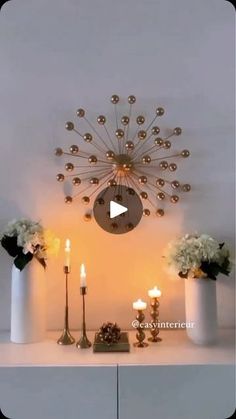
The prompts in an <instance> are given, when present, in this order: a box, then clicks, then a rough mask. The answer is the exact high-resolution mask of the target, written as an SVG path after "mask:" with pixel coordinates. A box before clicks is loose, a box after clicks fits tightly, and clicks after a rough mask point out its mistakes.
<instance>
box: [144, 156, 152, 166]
mask: <svg viewBox="0 0 236 419" xmlns="http://www.w3.org/2000/svg"><path fill="white" fill-rule="evenodd" d="M151 161H152V159H151V157H150V156H149V155H148V154H147V155H146V156H143V157H142V163H143V164H149V163H151Z"/></svg>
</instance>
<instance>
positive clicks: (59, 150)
mask: <svg viewBox="0 0 236 419" xmlns="http://www.w3.org/2000/svg"><path fill="white" fill-rule="evenodd" d="M54 154H55V156H58V157H60V156H62V154H63V150H62V148H60V147H57V148H55V151H54Z"/></svg>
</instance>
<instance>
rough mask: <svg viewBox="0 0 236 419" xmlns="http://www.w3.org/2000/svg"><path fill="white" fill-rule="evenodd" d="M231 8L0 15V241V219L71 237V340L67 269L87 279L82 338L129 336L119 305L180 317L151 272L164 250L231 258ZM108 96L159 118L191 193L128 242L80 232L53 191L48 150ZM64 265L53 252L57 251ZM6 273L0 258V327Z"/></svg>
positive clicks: (52, 287)
mask: <svg viewBox="0 0 236 419" xmlns="http://www.w3.org/2000/svg"><path fill="white" fill-rule="evenodd" d="M233 31H234V9H233V7H232V5H231V4H230V3H229V2H226V1H221V0H200V1H197V2H196V1H194V0H191V1H189V0H178V1H175V0H156V1H154V0H145V1H142V0H125V1H124V0H120V1H115V0H99V1H98V0H97V1H95V0H67V1H62V0H50V1H48V0H41V1H40V2H38V1H36V0H33V1H32V0H21V1H11V2H8V3H7V4H5V5H4V6H3V9H2V11H1V14H0V57H1V73H0V98H1V99H0V153H1V154H0V196H1V201H0V229H2V228H3V227H4V225H5V224H6V222H7V221H8V220H9V219H12V218H13V217H16V218H17V217H20V216H29V217H31V218H33V219H38V218H39V219H41V220H42V221H43V223H44V224H45V225H46V226H47V227H50V228H52V229H54V230H55V231H56V232H57V234H58V235H59V236H60V237H61V239H62V240H64V239H65V238H66V237H67V236H68V237H71V238H72V245H73V251H74V253H73V274H72V276H71V316H72V321H71V324H72V327H78V325H79V323H80V321H79V320H80V314H81V313H80V304H81V303H80V297H79V285H78V277H79V273H78V272H79V264H80V263H81V261H84V262H85V263H86V265H87V269H88V272H89V278H88V280H89V296H88V304H89V305H88V325H89V327H90V328H94V327H96V328H97V327H98V326H99V325H100V324H101V323H102V322H103V321H105V320H108V319H110V320H116V321H118V322H119V323H120V324H121V326H122V327H130V322H131V319H132V317H133V312H132V309H131V302H132V301H134V299H136V298H137V297H140V296H141V297H142V298H144V299H146V292H147V289H149V288H150V287H151V286H153V285H154V284H155V283H158V285H159V286H160V287H161V289H162V291H163V297H162V302H161V318H162V320H165V319H166V320H169V319H174V320H177V319H182V318H183V317H184V284H183V281H182V280H179V281H172V280H171V279H170V278H169V277H168V276H167V274H166V273H165V272H164V270H163V266H164V262H163V258H162V254H163V249H164V247H165V246H166V244H167V243H168V241H169V240H170V239H172V238H174V237H175V236H176V235H178V234H180V233H184V232H193V231H198V232H207V233H209V234H212V235H213V236H215V237H216V238H217V239H219V240H220V241H222V240H226V241H227V243H229V244H230V245H231V246H232V245H233V236H234V207H233V196H234V183H233V182H234V155H233V151H234V107H233V100H234V89H233V86H234V85H233V77H234V60H233V55H234V54H233V51H234V49H233V48H234V41H233V39H234V34H233ZM112 93H119V94H120V96H122V97H126V96H127V95H129V94H135V95H136V96H137V98H138V102H137V108H136V109H137V112H139V111H141V110H144V111H145V113H146V114H147V115H148V114H150V113H151V112H152V111H153V109H154V108H155V106H156V105H162V106H164V107H165V108H166V115H165V117H163V119H162V124H161V125H162V127H164V128H165V127H174V126H177V125H180V126H181V127H183V130H184V131H183V135H182V137H181V138H180V137H178V139H176V141H178V142H179V147H180V149H182V148H189V149H190V150H191V152H192V156H191V159H188V160H187V161H184V162H183V164H182V166H181V169H180V171H179V175H178V178H179V179H180V180H185V181H187V182H189V183H191V184H192V185H193V190H192V193H191V194H187V195H186V196H185V200H184V202H183V203H181V204H179V205H178V206H176V207H169V209H170V214H169V215H168V216H166V217H164V218H163V219H156V218H154V217H153V218H150V219H144V220H143V221H142V223H141V224H140V226H139V227H138V228H137V229H136V230H134V231H133V232H131V233H129V234H128V235H127V236H119V237H116V236H113V235H109V234H106V233H105V232H104V231H102V230H101V229H100V228H99V227H98V226H97V225H96V224H95V222H94V221H93V222H92V223H90V224H85V223H84V222H83V221H82V212H81V211H82V210H81V208H80V207H79V206H78V205H77V204H76V205H74V206H72V207H70V208H68V207H67V206H65V205H64V203H63V191H62V189H61V188H60V186H59V185H58V183H56V182H55V174H56V173H57V172H58V171H60V169H59V167H61V166H60V163H59V162H58V160H56V159H55V158H54V156H53V149H54V147H55V146H57V145H58V146H64V145H65V144H68V145H70V144H71V143H73V142H74V141H73V140H72V138H73V139H74V138H75V137H73V134H71V136H70V134H69V133H68V132H66V131H65V130H64V122H65V121H66V120H68V119H71V118H73V117H74V112H75V110H76V109H77V108H78V107H79V106H84V107H85V108H86V109H87V110H88V112H90V115H91V116H92V117H94V116H95V115H96V114H99V113H105V114H107V115H109V113H111V111H112V108H111V105H110V104H109V97H110V95H111V94H112ZM62 253H63V252H62ZM61 265H62V255H61V256H60V257H59V259H58V260H57V261H54V262H51V264H50V266H49V269H48V273H47V279H48V291H49V311H48V324H49V327H50V328H58V327H61V324H62V321H63V309H62V307H63V285H64V282H63V278H62V274H61V270H62V268H61ZM10 269H11V260H10V258H9V257H8V256H7V255H6V253H5V252H4V251H3V249H1V250H0V313H1V314H0V328H2V329H6V328H9V324H10ZM217 291H218V302H219V316H220V324H221V325H223V326H231V325H232V323H233V320H234V312H233V306H234V294H233V279H232V278H230V279H227V278H219V280H218V282H217Z"/></svg>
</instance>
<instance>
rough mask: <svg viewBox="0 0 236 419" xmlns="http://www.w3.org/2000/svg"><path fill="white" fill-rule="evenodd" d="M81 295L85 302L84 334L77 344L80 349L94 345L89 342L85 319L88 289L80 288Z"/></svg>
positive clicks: (82, 333)
mask: <svg viewBox="0 0 236 419" xmlns="http://www.w3.org/2000/svg"><path fill="white" fill-rule="evenodd" d="M80 294H81V295H82V300H83V318H82V332H81V337H80V339H79V341H78V342H77V343H76V346H77V348H78V349H87V348H90V347H91V345H92V343H91V342H90V341H89V339H88V337H87V332H86V318H85V295H86V294H87V287H80Z"/></svg>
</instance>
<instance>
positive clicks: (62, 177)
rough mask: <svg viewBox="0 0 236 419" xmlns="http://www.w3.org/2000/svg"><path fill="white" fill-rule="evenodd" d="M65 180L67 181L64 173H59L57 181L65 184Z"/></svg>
mask: <svg viewBox="0 0 236 419" xmlns="http://www.w3.org/2000/svg"><path fill="white" fill-rule="evenodd" d="M63 180H65V176H64V175H63V174H62V173H58V175H57V181H58V182H63Z"/></svg>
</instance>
